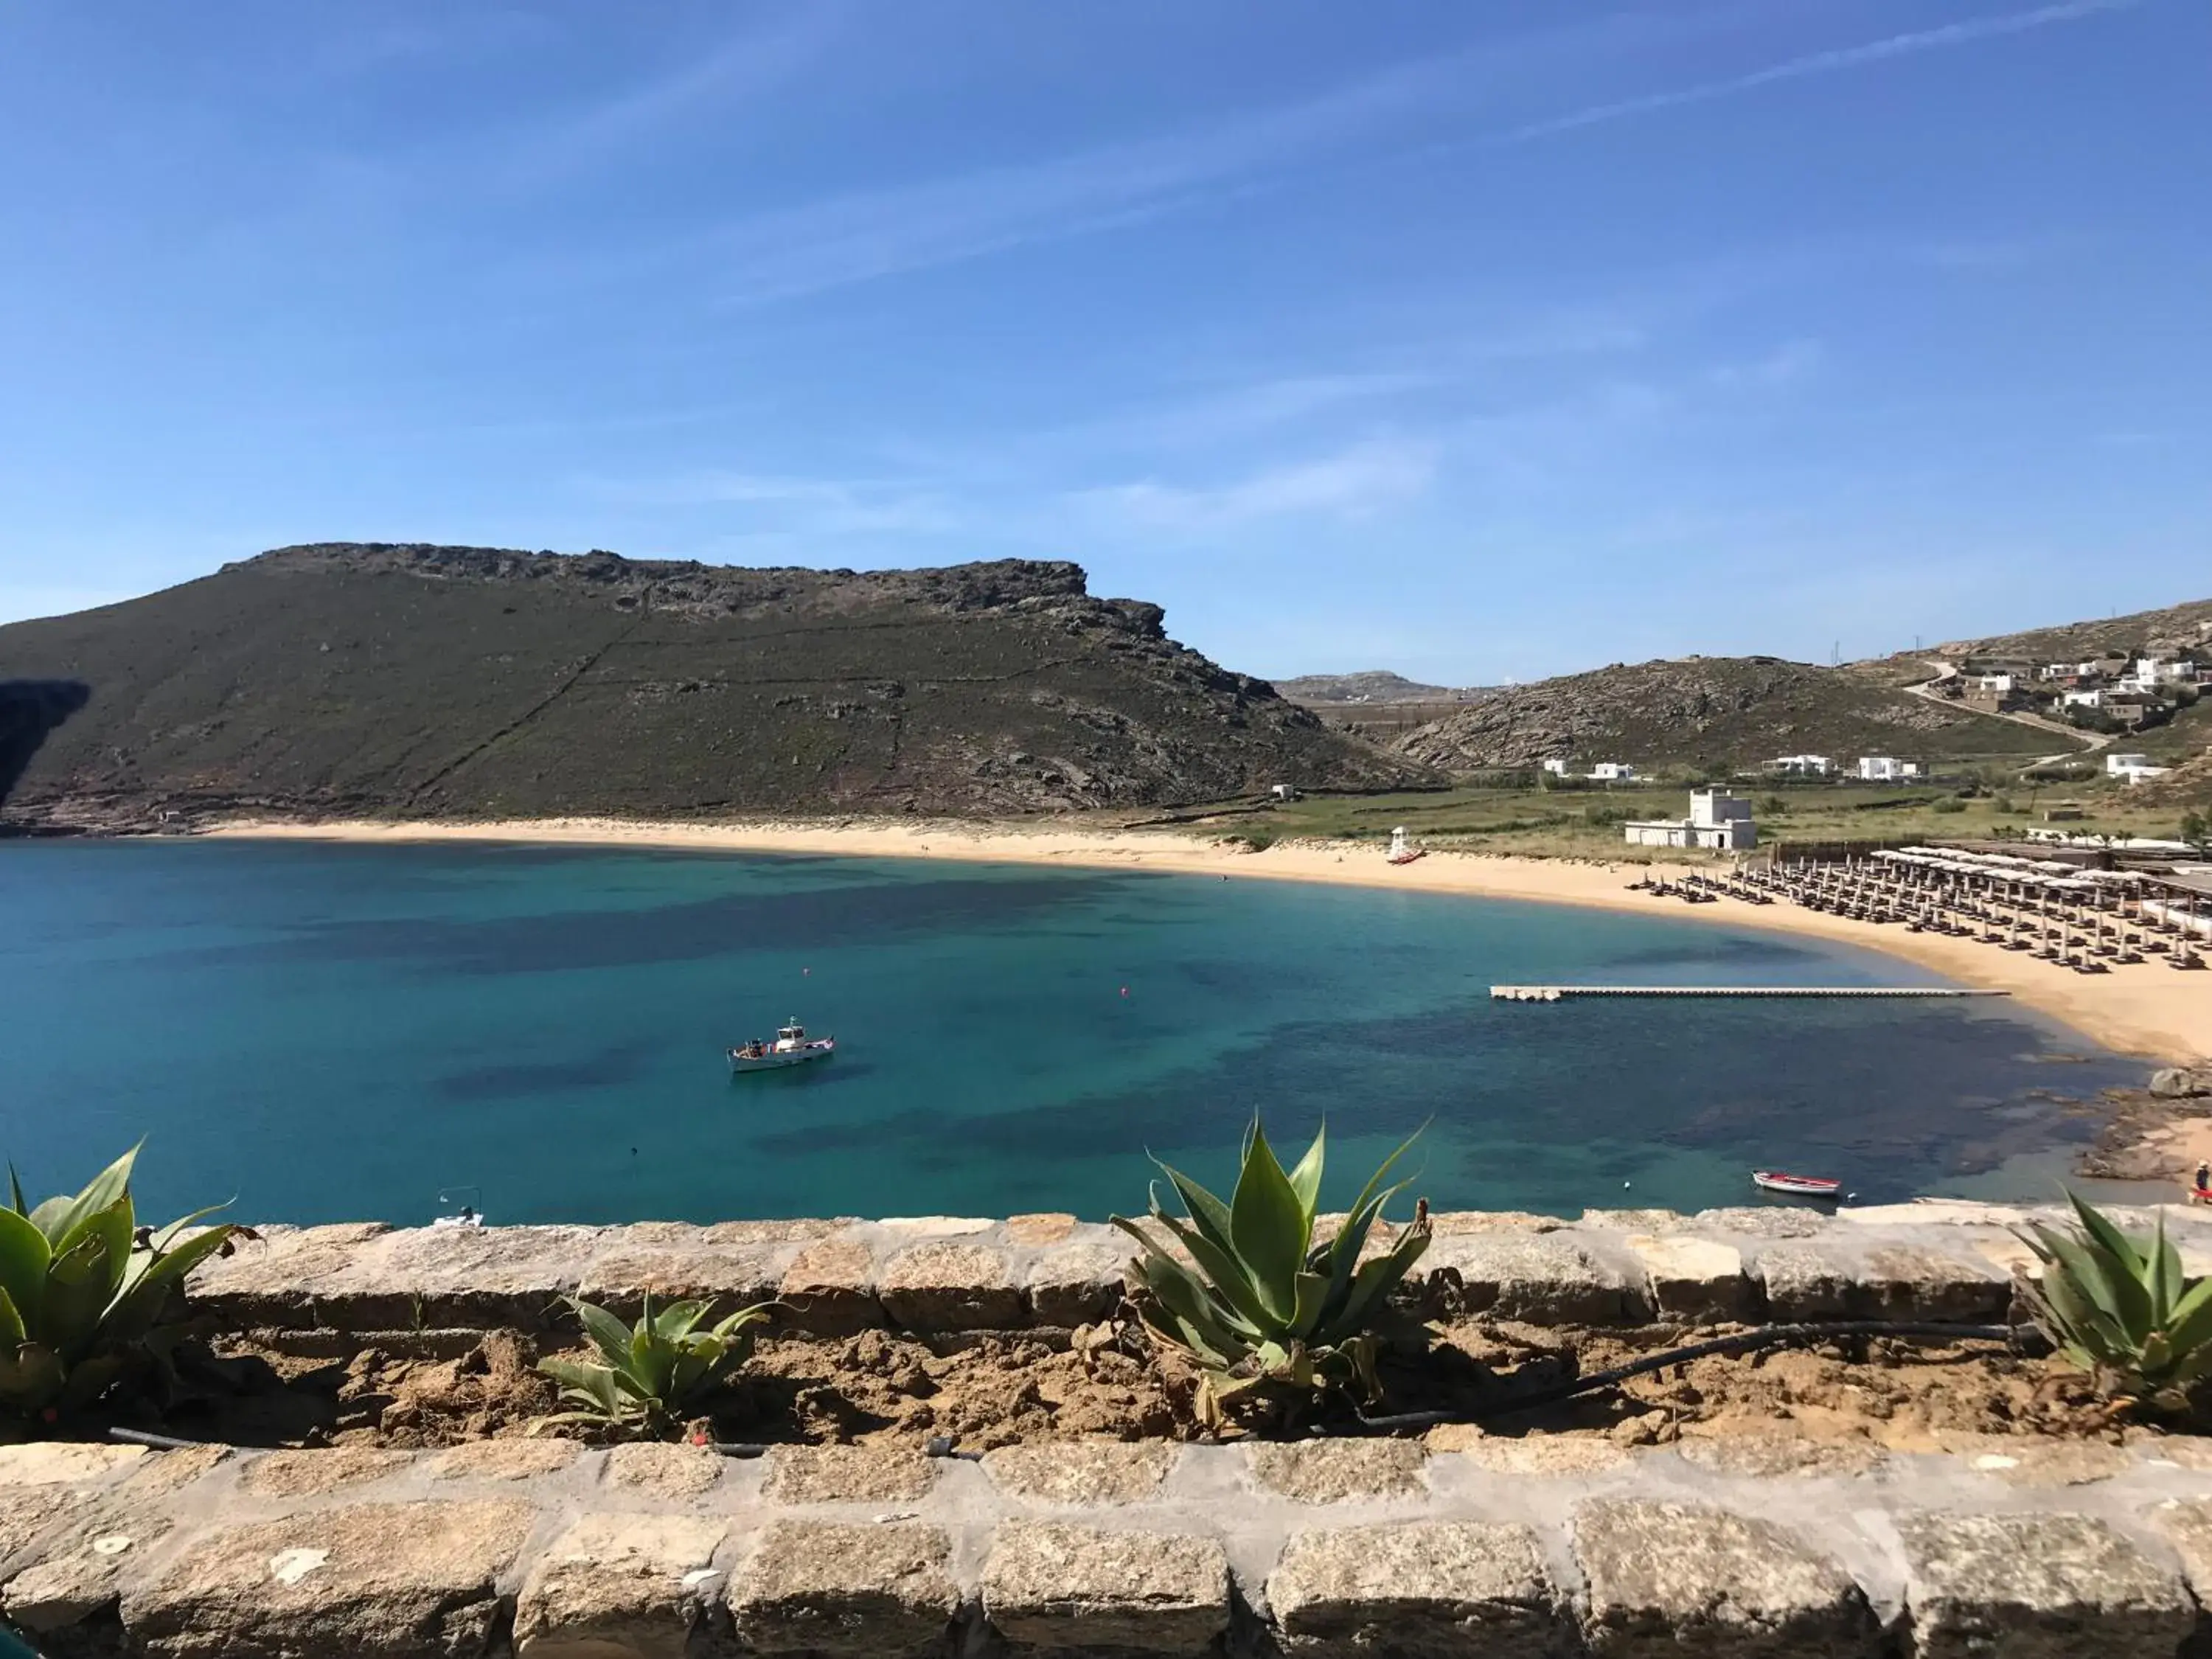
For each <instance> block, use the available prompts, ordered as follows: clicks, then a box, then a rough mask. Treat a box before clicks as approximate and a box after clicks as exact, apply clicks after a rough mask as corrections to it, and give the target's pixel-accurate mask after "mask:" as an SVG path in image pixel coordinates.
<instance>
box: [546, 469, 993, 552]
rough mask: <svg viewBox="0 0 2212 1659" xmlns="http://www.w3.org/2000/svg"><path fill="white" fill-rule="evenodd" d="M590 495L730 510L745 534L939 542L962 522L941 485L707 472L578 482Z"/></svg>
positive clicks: (620, 501)
mask: <svg viewBox="0 0 2212 1659" xmlns="http://www.w3.org/2000/svg"><path fill="white" fill-rule="evenodd" d="M578 487H579V488H580V489H581V490H582V491H583V492H584V493H585V494H586V495H590V496H592V497H593V498H595V499H597V500H600V501H611V502H616V503H618V504H620V505H623V506H625V507H727V508H730V509H732V517H733V518H735V519H738V520H741V521H742V522H743V523H744V525H745V526H747V527H749V528H750V529H753V530H757V531H763V532H776V533H781V534H790V535H795V536H812V537H820V538H831V539H834V538H840V537H849V536H879V535H905V536H927V535H938V534H943V533H946V532H951V531H955V530H957V529H959V528H960V527H961V525H962V523H963V518H962V515H961V514H960V513H959V512H958V511H957V507H956V506H955V504H954V503H953V502H952V501H950V500H949V499H948V498H947V497H946V496H945V494H944V492H943V491H942V490H941V489H939V488H937V487H936V486H934V485H933V484H930V483H926V482H921V481H916V480H912V479H903V478H828V477H800V476H793V475H788V474H778V473H758V472H735V471H702V472H689V473H682V474H678V475H676V476H674V477H663V478H643V479H609V478H599V477H586V478H582V479H580V480H578Z"/></svg>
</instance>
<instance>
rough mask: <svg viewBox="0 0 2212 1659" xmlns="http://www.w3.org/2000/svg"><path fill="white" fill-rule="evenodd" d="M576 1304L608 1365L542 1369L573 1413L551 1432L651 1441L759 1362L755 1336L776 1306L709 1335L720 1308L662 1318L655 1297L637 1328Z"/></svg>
mask: <svg viewBox="0 0 2212 1659" xmlns="http://www.w3.org/2000/svg"><path fill="white" fill-rule="evenodd" d="M568 1305H569V1306H570V1307H571V1308H573V1309H574V1310H575V1314H576V1318H577V1320H578V1321H579V1322H580V1323H581V1324H582V1326H583V1328H584V1335H585V1338H586V1340H588V1341H589V1342H590V1343H591V1345H592V1347H593V1348H594V1349H596V1350H597V1351H598V1352H599V1358H600V1360H601V1362H603V1363H601V1364H592V1363H591V1362H589V1361H587V1360H572V1359H541V1360H539V1361H538V1370H541V1371H543V1372H544V1373H545V1375H546V1376H550V1377H551V1378H552V1379H553V1380H554V1381H555V1382H556V1383H559V1384H560V1385H561V1399H562V1403H563V1404H565V1405H568V1407H571V1409H570V1410H568V1411H565V1412H562V1413H558V1414H557V1415H556V1416H553V1417H550V1418H548V1419H545V1424H546V1425H553V1424H558V1423H590V1424H594V1425H599V1426H600V1427H602V1428H606V1429H611V1430H612V1431H615V1432H616V1433H618V1434H624V1435H635V1436H649V1437H658V1436H661V1435H665V1434H666V1433H668V1432H669V1431H671V1430H672V1429H674V1428H676V1427H677V1426H678V1425H680V1424H681V1423H682V1422H683V1421H684V1418H685V1417H686V1416H688V1415H689V1414H690V1409H691V1407H694V1406H696V1405H697V1404H698V1403H699V1402H700V1401H702V1400H704V1399H705V1398H706V1397H707V1396H708V1395H710V1394H712V1393H713V1392H714V1390H715V1389H719V1388H720V1387H721V1386H722V1385H723V1384H724V1383H727V1382H728V1381H729V1379H730V1377H731V1376H732V1375H733V1374H734V1373H735V1372H736V1370H737V1369H738V1366H740V1365H742V1364H744V1363H745V1361H746V1360H747V1359H748V1358H751V1356H752V1351H753V1343H754V1340H755V1335H754V1332H753V1327H754V1326H756V1325H761V1324H765V1323H766V1322H767V1321H768V1316H769V1311H770V1310H771V1309H773V1308H774V1306H775V1304H774V1303H769V1302H763V1303H757V1304H754V1305H753V1306H752V1307H750V1308H740V1309H738V1311H737V1312H735V1313H733V1314H732V1315H731V1316H729V1317H728V1318H726V1319H725V1320H723V1321H721V1322H720V1323H719V1324H716V1325H713V1326H709V1327H708V1328H706V1329H704V1330H702V1329H700V1326H701V1325H702V1323H703V1322H704V1321H705V1320H706V1318H707V1316H708V1314H709V1313H711V1312H712V1311H713V1310H714V1304H713V1303H712V1302H671V1303H669V1304H667V1305H666V1306H665V1307H663V1308H661V1309H660V1310H659V1311H658V1312H655V1311H654V1309H653V1298H652V1297H650V1296H647V1297H646V1298H645V1311H644V1314H643V1315H642V1316H641V1317H640V1319H639V1320H638V1322H637V1323H636V1324H635V1326H630V1325H625V1324H623V1322H622V1321H621V1320H619V1319H617V1318H616V1317H615V1316H614V1315H612V1314H611V1313H609V1312H608V1311H607V1310H605V1308H601V1307H597V1306H595V1305H593V1304H591V1303H589V1302H586V1301H585V1300H584V1299H583V1298H582V1297H573V1296H572V1297H568Z"/></svg>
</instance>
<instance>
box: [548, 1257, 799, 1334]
mask: <svg viewBox="0 0 2212 1659" xmlns="http://www.w3.org/2000/svg"><path fill="white" fill-rule="evenodd" d="M797 1254H798V1252H797V1251H796V1249H793V1247H792V1246H790V1245H787V1244H732V1245H724V1246H720V1247H716V1246H711V1245H708V1244H706V1243H703V1242H702V1243H696V1244H690V1245H681V1246H667V1245H664V1246H639V1245H635V1244H631V1243H627V1242H625V1241H623V1240H622V1239H620V1238H619V1237H617V1241H616V1242H615V1243H612V1244H611V1245H610V1246H609V1247H608V1248H606V1249H602V1250H601V1251H600V1252H599V1254H598V1255H594V1256H593V1257H592V1260H591V1261H590V1263H589V1264H588V1265H587V1266H586V1267H585V1269H584V1275H583V1280H582V1282H581V1284H580V1285H578V1287H577V1291H576V1294H577V1295H579V1296H580V1297H583V1298H584V1299H585V1300H586V1301H587V1302H596V1303H599V1304H600V1305H601V1306H603V1307H605V1308H608V1309H611V1310H613V1311H614V1312H615V1313H617V1315H619V1316H621V1317H623V1318H624V1319H635V1317H636V1316H637V1315H638V1313H639V1312H640V1310H641V1308H642V1306H643V1304H644V1301H645V1298H646V1297H647V1296H650V1297H653V1300H654V1301H655V1302H657V1303H665V1302H674V1301H679V1300H687V1299H692V1298H696V1299H699V1300H702V1301H708V1302H712V1303H713V1304H714V1316H715V1317H716V1318H720V1317H722V1316H725V1315H728V1314H733V1313H735V1312H736V1311H737V1310H738V1309H740V1308H748V1307H750V1306H752V1305H753V1304H755V1303H759V1302H773V1301H774V1300H775V1295H776V1291H777V1288H778V1287H779V1286H780V1285H781V1284H782V1282H783V1273H784V1269H785V1268H786V1267H787V1266H788V1265H789V1261H790V1258H792V1257H793V1256H794V1255H797Z"/></svg>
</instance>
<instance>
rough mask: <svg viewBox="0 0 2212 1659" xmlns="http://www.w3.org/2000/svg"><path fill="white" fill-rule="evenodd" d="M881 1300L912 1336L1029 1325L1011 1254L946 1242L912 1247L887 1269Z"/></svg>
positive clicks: (878, 1289) (879, 1292) (881, 1277)
mask: <svg viewBox="0 0 2212 1659" xmlns="http://www.w3.org/2000/svg"><path fill="white" fill-rule="evenodd" d="M876 1297H877V1299H878V1301H880V1302H881V1303H882V1304H884V1314H885V1315H886V1316H888V1317H889V1319H890V1322H892V1323H893V1324H894V1325H897V1326H901V1327H902V1328H905V1329H907V1330H910V1331H1006V1330H1016V1329H1018V1328H1021V1326H1022V1325H1023V1324H1024V1323H1025V1320H1024V1310H1023V1307H1022V1293H1021V1291H1020V1290H1019V1289H1018V1287H1017V1286H1016V1285H1015V1284H1014V1281H1013V1275H1012V1272H1011V1271H1010V1270H1009V1269H1008V1267H1007V1264H1006V1252H1005V1251H1003V1250H1000V1249H995V1248H994V1247H993V1246H990V1245H987V1244H955V1243H948V1242H946V1241H945V1240H942V1239H939V1240H933V1241H931V1242H929V1243H921V1244H909V1245H908V1246H907V1247H906V1248H905V1249H902V1250H900V1251H899V1252H898V1253H897V1254H896V1255H893V1256H892V1257H891V1259H890V1261H887V1262H885V1263H884V1269H883V1272H882V1273H879V1274H878V1275H877V1279H876Z"/></svg>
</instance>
